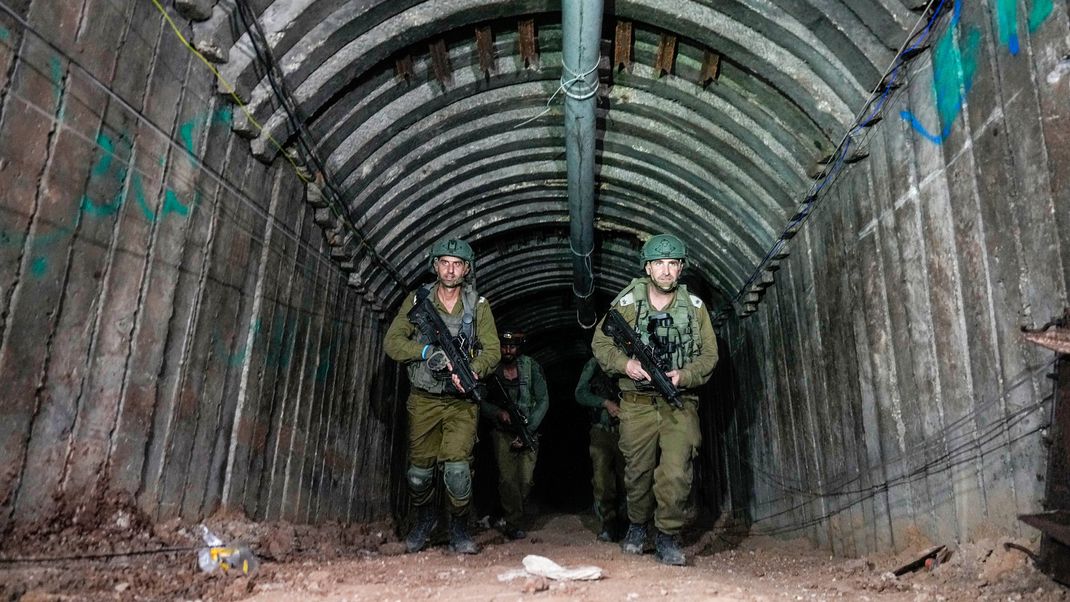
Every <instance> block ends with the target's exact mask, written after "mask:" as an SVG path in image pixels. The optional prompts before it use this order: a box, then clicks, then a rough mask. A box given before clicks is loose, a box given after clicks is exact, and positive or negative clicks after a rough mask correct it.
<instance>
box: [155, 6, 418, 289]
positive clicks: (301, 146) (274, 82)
mask: <svg viewBox="0 0 1070 602" xmlns="http://www.w3.org/2000/svg"><path fill="white" fill-rule="evenodd" d="M156 1H157V0H153V2H156ZM236 5H237V8H238V16H239V18H240V19H241V20H242V24H243V25H244V26H245V30H246V32H247V33H248V34H249V40H250V42H251V43H252V46H253V49H254V51H255V52H256V58H257V60H259V61H260V64H261V66H262V67H264V70H265V72H266V77H267V80H268V85H269V86H270V87H271V90H272V92H273V93H274V95H275V97H276V99H278V101H279V103H280V104H281V105H282V108H283V111H284V112H285V113H286V118H287V121H288V122H289V124H290V128H291V130H292V131H293V132H294V133H295V134H296V136H295V137H296V140H297V143H298V144H297V147H296V148H297V150H298V153H300V154H301V158H302V161H303V162H304V163H305V164H306V165H307V164H309V163H311V164H312V165H314V166H315V168H316V170H317V171H318V172H319V173H320V174H322V175H323V180H324V183H325V187H324V191H323V192H324V193H325V194H324V198H326V199H328V201H329V202H328V207H329V208H330V210H331V212H332V213H333V214H334V215H335V217H337V218H338V219H340V220H342V223H343V225H344V226H345V227H346V229H347V230H348V231H349V232H350V233H351V234H352V235H353V236H354V237H355V238H356V239H357V242H358V243H359V244H360V246H362V247H364V248H365V249H366V250H367V251H368V253H369V255H371V257H372V259H373V260H374V261H375V262H376V263H378V264H379V266H380V267H382V268H383V269H385V270H386V271H387V272H388V273H389V274H390V276H391V277H392V278H393V279H394V281H395V282H397V283H398V284H401V285H404V284H406V281H405V279H404V278H402V276H401V274H400V273H399V272H398V271H397V269H396V268H395V267H394V266H393V265H391V264H390V263H389V262H388V261H387V260H386V258H384V257H383V256H382V255H380V254H379V252H378V251H377V250H376V249H375V247H373V246H372V245H371V244H370V243H369V242H368V239H367V236H365V234H364V232H363V231H361V229H360V228H358V227H357V225H356V224H354V223H353V221H352V219H351V218H350V216H349V211H347V210H346V209H345V207H344V204H343V203H342V201H341V199H342V198H343V196H342V194H341V192H340V189H339V187H338V184H337V183H336V182H335V178H334V174H333V173H331V171H330V170H328V169H327V165H326V163H324V162H323V161H322V160H321V159H320V158H319V155H318V154H317V153H316V145H315V144H313V143H312V135H311V133H309V131H308V128H307V127H306V126H305V121H306V119H305V118H304V116H303V115H301V112H300V105H298V104H297V102H296V101H295V100H294V98H293V94H291V93H290V91H289V89H288V88H287V86H286V80H285V78H284V77H282V69H281V68H280V67H279V64H278V61H276V60H275V57H274V56H273V55H272V53H271V48H270V46H269V45H268V42H267V37H266V36H265V35H264V30H263V29H262V28H261V27H260V21H259V20H258V19H257V18H256V15H255V14H254V13H253V10H252V8H250V7H249V3H248V0H236ZM176 33H178V31H177V30H176ZM179 35H181V34H179ZM186 45H187V47H189V44H188V43H187V44H186ZM190 48H191V49H192V47H190ZM194 52H196V51H195V50H194ZM247 114H248V113H247ZM257 127H258V128H259V125H258V126H257ZM259 129H260V131H261V133H266V132H264V131H263V129H262V128H259ZM268 138H269V139H270V138H271V136H270V134H268ZM280 150H281V149H280ZM339 205H342V206H341V207H339Z"/></svg>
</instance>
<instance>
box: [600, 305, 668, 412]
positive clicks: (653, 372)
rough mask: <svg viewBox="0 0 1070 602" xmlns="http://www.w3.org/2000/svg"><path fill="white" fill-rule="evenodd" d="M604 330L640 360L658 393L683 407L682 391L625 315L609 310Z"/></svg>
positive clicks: (622, 348)
mask: <svg viewBox="0 0 1070 602" xmlns="http://www.w3.org/2000/svg"><path fill="white" fill-rule="evenodd" d="M602 332H603V333H604V334H605V335H606V336H608V337H610V338H611V339H613V343H615V344H616V345H617V347H620V349H621V350H622V351H624V353H625V354H627V355H628V357H630V358H635V359H637V360H639V363H640V364H641V365H642V366H643V370H645V371H646V373H647V374H649V375H650V381H651V383H652V384H653V385H654V388H655V389H657V391H658V393H660V394H661V395H662V397H664V398H665V399H667V400H668V402H669V403H670V404H672V406H673V407H674V408H677V409H683V407H684V403H683V401H681V400H680V391H679V389H677V388H676V385H674V384H672V379H671V378H669V377H668V376H665V371H664V370H663V369H662V367H661V364H660V363H659V362H658V359H657V357H656V356H655V355H654V351H653V350H652V349H651V348H650V347H648V346H647V345H644V344H643V341H642V339H640V338H639V335H638V334H636V332H635V331H634V330H632V325H631V324H629V323H628V321H627V320H625V319H624V316H622V315H621V314H620V312H619V311H617V310H615V309H611V310H609V313H607V314H606V319H605V321H603V322H602Z"/></svg>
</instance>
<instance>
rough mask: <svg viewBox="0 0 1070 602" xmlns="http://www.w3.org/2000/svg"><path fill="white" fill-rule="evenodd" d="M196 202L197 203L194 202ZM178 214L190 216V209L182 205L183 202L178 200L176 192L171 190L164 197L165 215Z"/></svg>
mask: <svg viewBox="0 0 1070 602" xmlns="http://www.w3.org/2000/svg"><path fill="white" fill-rule="evenodd" d="M194 202H196V201H194ZM168 213H177V214H179V215H182V216H186V215H189V207H187V206H186V205H183V204H182V201H179V200H178V195H177V194H175V191H174V190H171V189H170V188H168V189H167V192H165V193H164V195H163V214H164V215H167V214H168Z"/></svg>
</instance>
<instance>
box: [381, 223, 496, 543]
mask: <svg viewBox="0 0 1070 602" xmlns="http://www.w3.org/2000/svg"><path fill="white" fill-rule="evenodd" d="M474 268H475V254H474V253H473V252H472V247H471V246H469V245H468V243H466V242H465V241H463V240H459V239H456V238H450V239H446V240H441V241H439V242H437V243H435V245H434V246H433V247H431V270H432V271H433V272H434V273H435V276H436V281H435V282H434V283H433V284H429V285H426V286H425V287H424V289H425V291H416V292H413V293H412V294H410V295H409V296H408V297H406V299H405V301H404V302H403V303H402V304H401V309H399V310H398V313H397V316H395V317H394V321H393V322H391V323H390V328H389V329H388V330H387V332H386V340H385V341H384V344H383V346H384V348H385V350H386V354H387V355H388V356H390V358H391V359H393V360H395V361H398V362H401V363H403V364H404V365H405V367H406V369H407V370H408V374H409V382H410V384H411V385H412V387H411V392H410V393H409V399H408V401H407V402H406V406H407V408H408V413H409V468H408V473H407V477H408V478H407V482H408V486H409V495H410V497H411V498H412V503H413V506H414V510H415V521H414V524H413V527H412V529H411V530H410V531H409V533H408V535H407V536H406V537H405V546H406V548H407V549H408V551H409V552H417V551H419V550H421V549H422V548H423V547H424V546H425V545H426V544H427V540H428V538H429V537H430V535H431V532H432V531H433V530H434V528H435V525H436V524H437V519H438V514H439V512H438V509H437V508H435V507H434V500H435V488H436V485H437V479H436V476H435V475H436V472H438V473H440V474H441V475H442V481H443V484H444V485H445V490H446V497H447V498H448V500H449V503H448V506H449V508H448V509H449V518H450V525H449V534H450V549H451V550H453V551H454V552H458V553H462V554H475V553H478V551H479V548H478V547H477V546H476V544H475V542H474V541H472V538H471V537H470V536H469V534H468V507H469V502H470V500H471V497H472V472H471V468H470V466H469V462H470V460H471V455H472V447H473V446H474V445H475V441H476V422H477V419H478V412H479V408H478V407H476V404H475V403H473V402H472V401H470V400H469V399H467V398H466V396H465V395H464V394H463V393H461V385H460V381H459V380H458V379H457V377H456V375H453V377H452V382H451V379H450V378H448V376H446V375H448V374H449V373H448V371H444V370H437V371H436V370H433V369H432V368H431V367H430V366H429V365H428V361H427V360H428V358H431V357H433V356H435V355H439V354H436V350H435V349H434V346H433V345H431V344H430V342H429V341H424V340H422V338H421V335H420V333H419V331H418V330H417V329H416V327H415V326H414V325H413V324H412V323H411V322H410V321H409V320H408V317H407V314H408V312H409V310H410V309H412V308H413V306H414V305H415V304H416V302H417V299H418V297H417V294H418V293H421V292H426V293H427V294H428V295H429V298H430V299H431V301H432V303H433V304H434V306H435V309H437V310H438V313H439V316H440V317H441V318H442V321H443V322H444V323H445V324H446V326H447V327H448V328H449V329H450V332H451V333H452V334H453V335H454V337H455V338H456V341H457V343H458V344H459V345H460V347H461V349H462V350H463V351H464V352H465V353H466V354H467V355H468V356H469V357H470V358H471V361H470V364H471V368H472V372H473V373H474V374H475V377H476V378H479V377H481V376H485V375H487V374H489V373H490V372H491V371H493V370H494V367H495V366H496V365H497V364H498V360H499V359H500V357H501V352H500V349H499V346H498V331H497V328H496V327H495V326H494V316H493V315H491V312H490V303H488V302H487V300H486V299H484V298H483V297H480V296H479V294H478V293H477V292H476V291H475V289H474V288H473V287H472V286H471V285H469V284H468V283H467V282H466V277H467V276H468V275H469V274H471V272H472V270H473V269H474Z"/></svg>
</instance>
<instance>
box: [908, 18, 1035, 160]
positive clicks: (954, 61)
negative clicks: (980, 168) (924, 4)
mask: <svg viewBox="0 0 1070 602" xmlns="http://www.w3.org/2000/svg"><path fill="white" fill-rule="evenodd" d="M994 11H995V13H994V18H995V20H996V29H997V31H998V32H999V39H1000V43H1001V44H1003V45H1004V46H1005V47H1006V48H1007V49H1008V51H1009V52H1010V53H1011V55H1017V54H1018V51H1019V39H1018V5H1017V3H1016V2H1015V0H996V4H995V8H994ZM1051 12H1052V0H1036V1H1035V2H1033V4H1032V9H1031V11H1030V13H1029V31H1030V32H1034V31H1036V30H1037V28H1039V27H1040V26H1041V24H1042V23H1044V21H1045V20H1047V19H1048V17H1049V16H1051ZM961 17H962V0H955V5H954V9H953V11H952V15H951V21H950V23H949V24H948V27H947V30H946V31H945V32H944V33H943V35H941V36H940V39H939V40H937V41H936V43H935V44H934V45H933V54H932V65H933V96H934V97H935V100H936V113H937V117H938V118H939V120H940V127H939V128H929V127H928V126H926V125H925V124H924V123H922V121H921V120H920V119H918V117H917V116H916V115H914V113H912V112H911V111H909V110H904V111H901V112H900V113H899V116H900V117H901V118H902V119H903V120H905V121H906V122H907V123H909V124H910V126H911V127H912V128H913V129H914V131H916V132H917V133H918V134H920V135H921V136H922V137H923V138H925V139H926V140H928V141H930V142H932V143H933V144H942V143H943V142H944V141H945V140H947V138H948V136H950V135H951V130H952V128H953V127H954V124H955V121H957V120H958V117H959V114H960V113H962V109H963V107H964V106H965V105H966V97H967V96H968V95H969V93H970V90H971V89H972V88H973V82H974V78H975V77H976V75H977V66H978V61H977V58H978V55H979V53H980V49H981V30H980V29H979V28H977V27H973V26H970V27H965V28H964V27H962V26H961V25H960V19H961ZM956 32H958V35H959V37H960V38H961V44H956ZM960 46H961V48H960Z"/></svg>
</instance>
